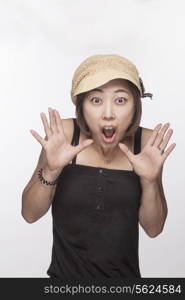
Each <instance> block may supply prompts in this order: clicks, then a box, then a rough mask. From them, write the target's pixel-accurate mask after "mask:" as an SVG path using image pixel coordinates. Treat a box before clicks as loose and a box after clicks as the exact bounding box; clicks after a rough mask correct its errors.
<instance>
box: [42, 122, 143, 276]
mask: <svg viewBox="0 0 185 300" xmlns="http://www.w3.org/2000/svg"><path fill="white" fill-rule="evenodd" d="M73 121H74V133H73V138H72V142H71V144H72V145H77V144H78V141H79V135H80V130H79V127H78V125H77V122H76V119H73ZM141 132H142V127H138V129H137V131H136V134H135V137H134V153H135V154H137V153H139V152H140V147H141ZM75 162H76V157H74V159H73V161H72V163H71V164H70V163H69V164H68V165H66V166H65V167H64V169H63V171H62V172H61V174H60V180H59V182H58V184H57V187H56V191H55V195H54V198H53V202H52V207H51V212H52V218H53V247H52V259H51V264H50V266H49V268H48V270H47V274H48V275H49V276H50V277H51V278H58V279H60V280H62V279H63V280H73V279H93V278H94V279H96V278H97V279H99V278H129V277H141V274H140V269H139V257H138V242H139V230H138V229H139V228H138V227H139V223H138V209H139V206H140V198H141V184H140V180H139V176H138V175H137V174H136V173H135V172H134V171H132V170H115V169H107V168H102V167H99V168H98V167H92V166H85V165H80V164H76V163H75Z"/></svg>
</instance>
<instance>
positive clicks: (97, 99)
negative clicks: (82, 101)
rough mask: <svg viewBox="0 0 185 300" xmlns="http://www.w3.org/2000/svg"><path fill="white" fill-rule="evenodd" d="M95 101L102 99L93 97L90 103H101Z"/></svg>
mask: <svg viewBox="0 0 185 300" xmlns="http://www.w3.org/2000/svg"><path fill="white" fill-rule="evenodd" d="M93 100H98V101H99V100H101V99H100V98H98V97H93V98H92V99H91V100H90V101H91V102H94V103H100V101H99V102H98V101H93Z"/></svg>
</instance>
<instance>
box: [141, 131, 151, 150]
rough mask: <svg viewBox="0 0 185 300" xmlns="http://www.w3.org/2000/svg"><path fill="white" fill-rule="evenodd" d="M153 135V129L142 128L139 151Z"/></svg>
mask: <svg viewBox="0 0 185 300" xmlns="http://www.w3.org/2000/svg"><path fill="white" fill-rule="evenodd" d="M152 133H153V129H151V128H146V127H142V134H141V149H143V147H144V146H145V145H146V143H147V142H148V140H149V138H150V137H151V135H152Z"/></svg>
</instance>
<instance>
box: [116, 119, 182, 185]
mask: <svg viewBox="0 0 185 300" xmlns="http://www.w3.org/2000/svg"><path fill="white" fill-rule="evenodd" d="M169 125H170V124H169V123H166V124H165V125H164V126H163V127H162V129H161V126H162V124H158V125H157V126H156V127H155V128H154V130H153V132H152V134H151V136H150V138H149V140H148V141H147V143H146V145H145V146H144V148H143V149H142V151H141V152H140V153H138V154H133V153H132V152H131V151H130V150H129V149H128V147H127V146H126V145H125V144H123V143H119V144H118V145H119V147H120V149H121V150H122V151H123V152H124V153H125V155H126V156H127V158H128V159H129V161H130V163H131V164H132V166H133V169H134V171H135V173H136V174H137V175H139V176H140V178H141V180H144V181H147V182H153V181H156V180H157V178H158V176H159V174H160V171H161V168H162V166H163V164H164V162H165V160H166V158H167V157H168V155H169V154H170V153H171V152H172V151H173V149H174V148H175V146H176V144H175V143H173V144H171V145H170V146H169V147H168V148H167V149H166V150H165V148H166V146H167V144H168V142H169V140H170V138H171V136H172V134H173V130H172V129H169V130H168V131H167V129H168V127H169ZM160 129H161V130H160ZM166 131H167V133H166ZM165 133H166V134H165Z"/></svg>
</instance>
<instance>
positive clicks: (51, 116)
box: [48, 107, 58, 133]
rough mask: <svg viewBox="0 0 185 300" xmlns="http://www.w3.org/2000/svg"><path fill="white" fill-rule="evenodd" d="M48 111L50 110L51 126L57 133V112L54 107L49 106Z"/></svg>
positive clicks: (53, 131)
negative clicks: (55, 112)
mask: <svg viewBox="0 0 185 300" xmlns="http://www.w3.org/2000/svg"><path fill="white" fill-rule="evenodd" d="M48 112H49V120H50V128H51V131H52V133H57V132H58V130H57V125H56V118H55V114H54V110H53V109H52V108H50V107H49V108H48Z"/></svg>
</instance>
